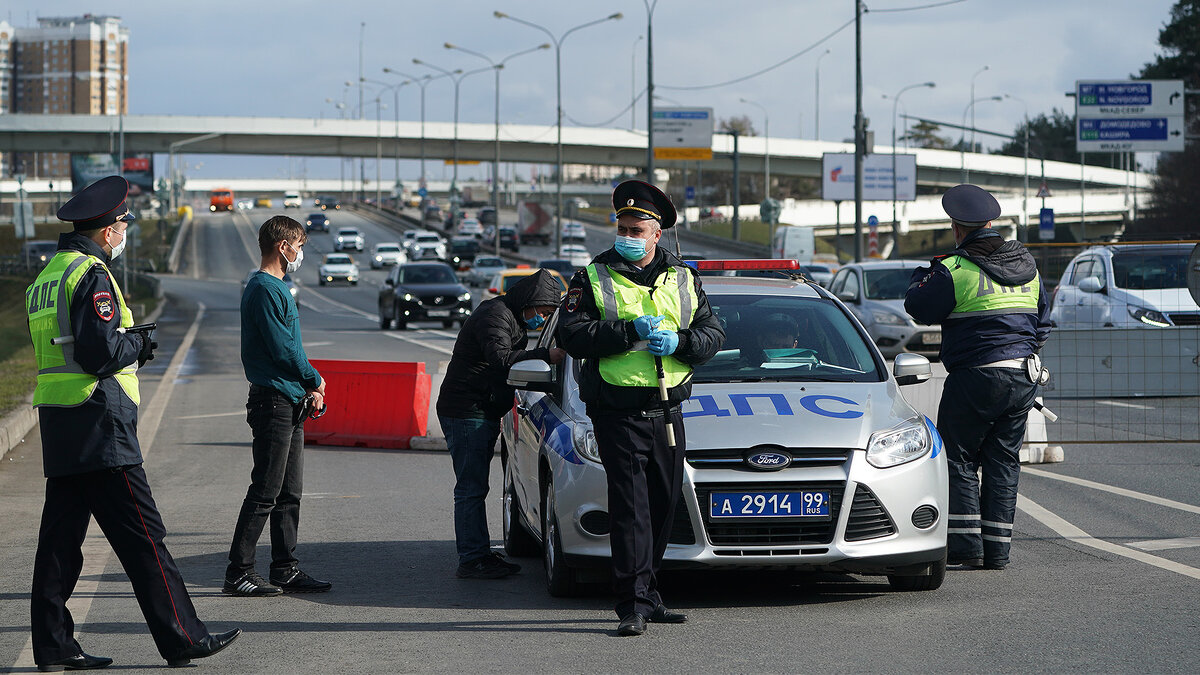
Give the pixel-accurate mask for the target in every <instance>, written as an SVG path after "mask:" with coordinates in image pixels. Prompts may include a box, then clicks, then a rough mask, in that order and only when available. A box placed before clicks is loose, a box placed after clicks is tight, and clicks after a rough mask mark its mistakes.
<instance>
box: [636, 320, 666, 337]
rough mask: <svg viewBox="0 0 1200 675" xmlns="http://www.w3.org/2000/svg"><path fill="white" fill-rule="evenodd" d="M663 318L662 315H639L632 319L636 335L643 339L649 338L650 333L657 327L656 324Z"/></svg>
mask: <svg viewBox="0 0 1200 675" xmlns="http://www.w3.org/2000/svg"><path fill="white" fill-rule="evenodd" d="M662 320H663V317H662V316H650V315H649V314H647V315H645V316H639V317H638V318H636V319H634V320H633V327H634V328H635V329H636V330H637V334H638V337H639V338H641V339H643V340H649V339H650V335H651V334H652V333H654V330H655V329H656V328H658V324H659V322H660V321H662Z"/></svg>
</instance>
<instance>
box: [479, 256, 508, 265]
mask: <svg viewBox="0 0 1200 675" xmlns="http://www.w3.org/2000/svg"><path fill="white" fill-rule="evenodd" d="M475 266H476V267H504V261H503V260H501V259H500V258H476V259H475Z"/></svg>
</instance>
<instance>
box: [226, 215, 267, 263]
mask: <svg viewBox="0 0 1200 675" xmlns="http://www.w3.org/2000/svg"><path fill="white" fill-rule="evenodd" d="M238 216H241V217H242V218H244V219H245V221H246V228H247V229H249V230H250V231H251V232H253V231H254V225H253V224H252V223H251V222H250V216H248V215H246V214H244V213H238V212H237V211H234V212H233V230H234V232H235V233H236V234H237V238H238V241H240V242H242V247H244V248H245V249H246V255H247V256H249V257H250V264H252V265H260V264H262V252H261V251H259V250H258V247H257V246H251V245H250V242H248V241H246V238H245V237H243V236H242V235H243V234H244V232H243V230H242V228H240V227H238Z"/></svg>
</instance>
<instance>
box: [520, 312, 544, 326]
mask: <svg viewBox="0 0 1200 675" xmlns="http://www.w3.org/2000/svg"><path fill="white" fill-rule="evenodd" d="M544 323H546V317H544V316H542V315H541V314H534V315H533V316H531V317H529V318H528V319H525V327H526V328H528V329H529V330H537V329H539V328H541V327H542V324H544Z"/></svg>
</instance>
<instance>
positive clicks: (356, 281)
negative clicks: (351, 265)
mask: <svg viewBox="0 0 1200 675" xmlns="http://www.w3.org/2000/svg"><path fill="white" fill-rule="evenodd" d="M350 285H351V286H357V285H358V280H357V279H356V280H354V281H351V282H350Z"/></svg>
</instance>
